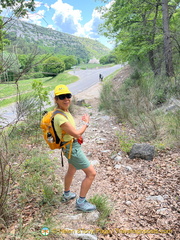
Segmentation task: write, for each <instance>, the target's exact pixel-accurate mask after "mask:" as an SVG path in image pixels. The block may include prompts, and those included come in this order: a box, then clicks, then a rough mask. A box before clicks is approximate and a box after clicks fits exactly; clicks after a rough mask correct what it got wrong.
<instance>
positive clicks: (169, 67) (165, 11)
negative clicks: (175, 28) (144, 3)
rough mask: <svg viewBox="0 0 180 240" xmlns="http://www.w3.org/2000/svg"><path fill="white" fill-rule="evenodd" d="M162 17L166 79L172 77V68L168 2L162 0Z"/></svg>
mask: <svg viewBox="0 0 180 240" xmlns="http://www.w3.org/2000/svg"><path fill="white" fill-rule="evenodd" d="M162 15H163V31H164V59H165V69H166V75H167V76H168V77H172V76H174V68H173V61H172V47H171V38H170V31H169V14H168V0H162Z"/></svg>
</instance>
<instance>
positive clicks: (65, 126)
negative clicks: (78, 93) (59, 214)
mask: <svg viewBox="0 0 180 240" xmlns="http://www.w3.org/2000/svg"><path fill="white" fill-rule="evenodd" d="M71 97H72V94H71V92H70V91H69V89H68V87H67V86H66V85H62V84H61V85H58V86H56V87H55V90H54V99H55V103H56V104H57V109H60V110H61V111H62V112H63V113H64V114H65V116H67V118H66V117H65V116H64V115H62V114H56V115H55V117H54V127H55V130H56V133H57V135H58V137H59V138H60V139H61V137H62V131H64V132H65V134H64V135H63V141H64V142H63V143H66V142H69V141H72V143H71V144H72V145H71V144H68V145H67V146H66V148H65V149H63V152H64V155H65V156H66V157H67V158H68V170H67V173H66V175H65V178H64V194H63V196H62V200H63V201H69V200H71V199H73V198H75V197H76V194H75V193H73V192H71V191H70V186H71V183H72V180H73V177H74V174H75V173H76V170H80V169H81V170H82V171H83V172H84V173H85V178H84V180H83V181H82V184H81V187H80V195H79V198H78V199H77V200H76V208H77V209H78V210H81V211H83V212H91V211H93V210H95V209H96V206H95V205H93V204H91V203H89V202H88V201H87V200H86V194H87V192H88V190H89V189H90V187H91V184H92V182H93V180H94V178H95V175H96V171H95V169H94V167H93V166H92V165H91V164H90V162H89V160H88V159H87V158H86V156H85V154H84V152H83V151H82V148H81V144H80V143H79V142H80V140H81V139H82V137H81V136H82V134H83V133H84V132H85V131H86V129H87V127H88V126H89V120H90V117H89V115H88V114H85V115H84V116H83V117H82V120H83V122H84V124H83V125H82V127H81V128H80V129H78V130H77V129H76V126H75V121H74V118H73V117H72V115H71V113H70V112H69V106H70V104H71ZM71 148H72V149H71ZM69 152H71V154H70V156H69Z"/></svg>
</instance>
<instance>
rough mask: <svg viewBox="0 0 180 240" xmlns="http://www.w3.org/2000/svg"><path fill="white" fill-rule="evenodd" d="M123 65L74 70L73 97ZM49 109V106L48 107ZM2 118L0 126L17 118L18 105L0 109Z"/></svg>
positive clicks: (70, 86)
mask: <svg viewBox="0 0 180 240" xmlns="http://www.w3.org/2000/svg"><path fill="white" fill-rule="evenodd" d="M121 67H122V65H116V66H113V67H109V68H101V69H87V70H76V69H75V70H74V71H71V72H70V74H72V75H75V76H78V77H79V80H78V81H76V82H74V83H71V84H69V85H68V87H69V89H70V91H71V92H72V94H73V95H76V94H77V93H80V92H82V91H84V90H86V89H88V88H90V87H91V86H93V85H95V84H96V83H98V82H99V74H102V75H103V77H107V76H108V75H110V74H111V73H113V72H115V71H116V70H118V69H120V68H121ZM53 98H54V96H53V91H52V92H51V93H50V100H51V102H52V104H53V102H54V100H53ZM47 107H48V106H47ZM0 117H3V118H5V119H6V120H3V121H2V120H1V119H0V126H4V125H7V124H8V123H10V122H13V120H14V119H15V118H16V105H15V104H11V105H10V106H8V107H5V108H0Z"/></svg>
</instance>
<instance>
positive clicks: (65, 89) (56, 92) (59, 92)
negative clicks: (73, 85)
mask: <svg viewBox="0 0 180 240" xmlns="http://www.w3.org/2000/svg"><path fill="white" fill-rule="evenodd" d="M67 93H71V92H70V91H69V88H68V87H67V86H66V85H63V84H60V85H58V86H56V87H55V89H54V95H55V96H59V95H62V94H67Z"/></svg>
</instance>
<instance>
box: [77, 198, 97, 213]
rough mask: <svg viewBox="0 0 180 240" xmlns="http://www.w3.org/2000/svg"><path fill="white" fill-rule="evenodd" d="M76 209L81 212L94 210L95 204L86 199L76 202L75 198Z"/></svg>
mask: <svg viewBox="0 0 180 240" xmlns="http://www.w3.org/2000/svg"><path fill="white" fill-rule="evenodd" d="M76 209H77V210H80V211H83V212H92V211H94V210H96V206H95V205H93V204H91V203H89V202H88V201H86V200H85V201H84V202H82V203H78V200H76Z"/></svg>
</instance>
